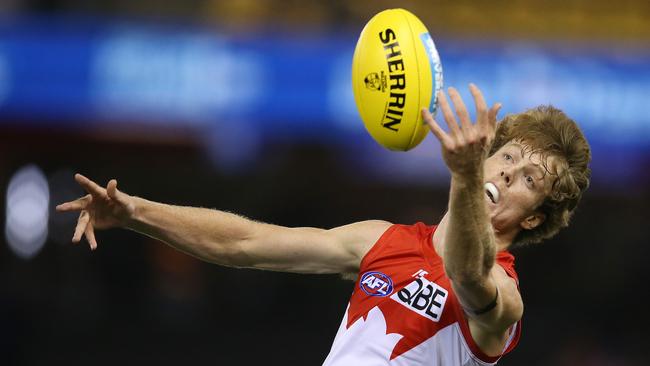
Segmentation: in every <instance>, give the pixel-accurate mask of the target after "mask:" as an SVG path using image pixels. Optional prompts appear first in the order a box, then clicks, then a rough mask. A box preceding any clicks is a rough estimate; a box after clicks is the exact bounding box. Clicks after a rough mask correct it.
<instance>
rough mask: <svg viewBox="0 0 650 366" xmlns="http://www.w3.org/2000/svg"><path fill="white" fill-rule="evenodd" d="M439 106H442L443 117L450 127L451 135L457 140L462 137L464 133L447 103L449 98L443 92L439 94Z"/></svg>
mask: <svg viewBox="0 0 650 366" xmlns="http://www.w3.org/2000/svg"><path fill="white" fill-rule="evenodd" d="M438 105H439V106H440V110H441V111H442V115H443V117H444V118H445V122H446V123H447V126H448V127H449V133H450V134H451V136H452V137H456V138H460V137H462V132H461V131H460V127H458V123H456V118H455V117H454V113H453V112H452V111H451V107H450V106H449V102H448V101H447V96H446V95H445V93H444V92H442V91H439V92H438Z"/></svg>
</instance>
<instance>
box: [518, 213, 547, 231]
mask: <svg viewBox="0 0 650 366" xmlns="http://www.w3.org/2000/svg"><path fill="white" fill-rule="evenodd" d="M545 220H546V215H545V214H544V213H542V212H535V213H533V214H532V215H530V216H528V217H526V218H525V219H524V220H523V221H522V222H521V223H520V225H521V227H522V228H523V229H524V230H533V229H534V228H536V227H538V226H539V225H541V224H542V223H544V221H545Z"/></svg>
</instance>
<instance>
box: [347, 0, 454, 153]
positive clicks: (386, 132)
mask: <svg viewBox="0 0 650 366" xmlns="http://www.w3.org/2000/svg"><path fill="white" fill-rule="evenodd" d="M352 88H353V90H354V100H355V102H356V104H357V109H358V110H359V114H360V115H361V120H362V121H363V123H364V125H365V126H366V129H367V130H368V132H369V133H370V135H371V136H372V137H373V138H374V139H375V141H377V142H378V143H379V144H380V145H382V146H384V147H386V148H388V149H390V150H399V151H406V150H410V149H412V148H414V147H415V146H417V145H418V144H419V143H420V142H422V140H423V139H424V137H425V136H426V134H427V132H428V127H427V126H426V123H425V122H424V121H423V119H422V115H421V112H420V111H421V110H422V108H428V109H429V111H430V112H431V113H435V109H436V103H437V99H436V92H437V91H439V90H440V89H442V64H441V63H440V57H439V55H438V51H437V50H436V46H435V44H434V43H433V39H431V36H430V35H429V31H427V28H426V27H425V26H424V24H422V22H421V21H420V19H418V18H417V17H416V16H415V15H413V14H412V13H410V12H408V11H406V10H404V9H389V10H384V11H382V12H380V13H378V14H377V15H375V16H374V17H373V18H372V19H370V21H369V22H368V24H366V26H365V27H364V28H363V30H362V31H361V35H360V36H359V41H358V42H357V46H356V48H355V50H354V56H353V58H352Z"/></svg>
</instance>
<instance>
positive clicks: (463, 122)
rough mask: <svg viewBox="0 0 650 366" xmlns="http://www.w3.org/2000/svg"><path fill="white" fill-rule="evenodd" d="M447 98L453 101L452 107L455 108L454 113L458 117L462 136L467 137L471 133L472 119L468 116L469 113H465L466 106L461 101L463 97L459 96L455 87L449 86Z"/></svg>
mask: <svg viewBox="0 0 650 366" xmlns="http://www.w3.org/2000/svg"><path fill="white" fill-rule="evenodd" d="M449 98H451V102H452V103H454V109H456V115H457V116H458V119H460V126H461V129H462V131H463V134H464V136H466V137H469V135H470V134H471V133H472V121H471V120H470V118H469V113H467V108H465V103H463V98H461V97H460V94H458V90H456V89H455V88H449Z"/></svg>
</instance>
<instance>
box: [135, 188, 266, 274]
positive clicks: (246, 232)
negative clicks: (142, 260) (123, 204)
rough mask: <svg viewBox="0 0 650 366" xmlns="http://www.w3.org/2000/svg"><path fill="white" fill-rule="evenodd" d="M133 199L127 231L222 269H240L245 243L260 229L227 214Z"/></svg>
mask: <svg viewBox="0 0 650 366" xmlns="http://www.w3.org/2000/svg"><path fill="white" fill-rule="evenodd" d="M134 199H135V200H136V202H135V206H136V209H135V213H134V215H133V216H134V217H133V218H132V220H130V221H129V222H128V223H127V228H128V229H131V230H134V231H137V232H139V233H142V234H145V235H147V236H150V237H152V238H155V239H158V240H161V241H163V242H165V243H167V244H168V245H170V246H172V247H174V248H176V249H178V250H180V251H183V252H185V253H188V254H190V255H193V256H195V257H197V258H200V259H202V260H205V261H209V262H214V263H219V264H223V265H231V266H237V265H238V263H237V260H236V258H237V257H238V256H239V253H240V252H241V251H240V249H241V246H242V243H244V242H246V241H247V240H251V239H252V238H253V237H254V236H255V233H256V229H257V227H258V225H260V224H258V223H256V222H254V221H251V220H248V219H246V218H244V217H241V216H238V215H235V214H231V213H228V212H223V211H218V210H211V209H205V208H197V207H183V206H173V205H167V204H162V203H157V202H152V201H148V200H145V199H142V198H135V197H134Z"/></svg>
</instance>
